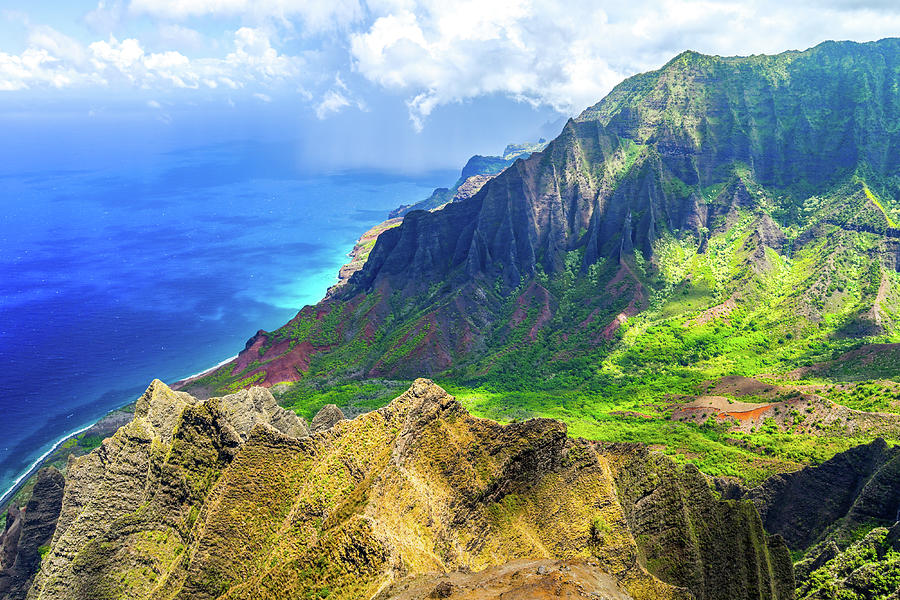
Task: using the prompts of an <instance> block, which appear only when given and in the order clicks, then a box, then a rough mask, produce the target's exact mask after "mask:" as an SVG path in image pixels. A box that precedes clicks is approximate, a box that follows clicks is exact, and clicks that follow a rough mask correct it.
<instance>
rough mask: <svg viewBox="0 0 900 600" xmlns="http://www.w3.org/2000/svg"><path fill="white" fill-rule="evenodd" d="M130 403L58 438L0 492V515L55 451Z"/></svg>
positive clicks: (192, 377)
mask: <svg viewBox="0 0 900 600" xmlns="http://www.w3.org/2000/svg"><path fill="white" fill-rule="evenodd" d="M235 358H237V355H234V356H232V357H230V358H226V359H225V360H223V361H221V362H219V363H217V364H215V365H213V366H212V367H210V368H208V369H204V370H202V371H200V372H199V373H195V374H193V375H191V376H189V377H185V378H184V379H180V380H178V381H176V382H175V383H173V384H172V387H173V389H174V386H177V385H183V384H185V383H187V382H189V381H191V380H193V379H196V378H198V377H201V376H203V375H206V374H208V373H211V372H212V371H215V370H216V369H218V368H219V367H221V366H222V365H226V364H228V363H229V362H231V361H233V360H234V359H235ZM132 403H133V401H130V402H127V403H125V404H123V405H122V406H119V407H117V408H114V409H113V410H111V411H109V412H108V413H106V414H105V415H104V416H102V417H100V418H99V419H97V420H96V421H93V422H92V423H89V424H88V425H85V426H84V427H81V428H80V429H77V430H75V431H73V432H71V433H68V434H66V435H64V436H63V437H61V438H59V439H58V440H57V441H56V442H54V444H53V445H52V446H51V447H50V449H49V450H47V451H46V452H44V453H43V454H41V455H40V456H39V457H38V458H37V459H36V460H35V461H34V462H33V463H31V465H30V466H29V467H28V469H26V470H25V471H24V472H23V473H22V474H21V475H19V476H18V477H17V478H16V480H15V481H14V482H13V483H12V485H10V486H9V487H8V488H7V489H6V490H4V491H3V492H2V494H0V514H2V513H3V512H4V511H6V509H7V508H8V507H9V503H10V502H11V501H12V499H13V498H14V497H15V495H16V494H17V493H18V492H19V490H21V489H22V488H23V487H24V486H25V484H27V483H28V481H29V480H30V479H31V478H32V477H34V475H35V474H36V473H37V472H38V471H40V470H41V469H42V468H43V467H44V466H45V465H46V464H47V459H49V458H50V457H51V456H52V455H53V454H54V453H55V452H56V451H57V450H59V449H60V447H62V445H63V444H65V443H66V442H68V441H69V440H72V439H75V438H76V437H78V436H79V435H81V434H82V433H84V432H86V431H88V430H89V429H93V428H94V427H97V426H98V425H99V424H101V423H102V422H103V421H104V420H106V419H107V418H108V417H109V416H110V415H112V414H114V413H116V412H120V411H122V409H123V408H125V407H127V406H128V405H130V404H132Z"/></svg>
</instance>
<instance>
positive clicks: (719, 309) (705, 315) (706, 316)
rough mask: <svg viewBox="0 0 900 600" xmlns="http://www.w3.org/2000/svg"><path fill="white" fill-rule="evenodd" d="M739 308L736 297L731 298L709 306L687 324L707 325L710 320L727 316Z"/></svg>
mask: <svg viewBox="0 0 900 600" xmlns="http://www.w3.org/2000/svg"><path fill="white" fill-rule="evenodd" d="M735 308H737V302H735V301H734V298H733V297H732V298H729V299H728V300H726V301H725V302H723V303H722V304H717V305H716V306H713V307H712V308H707V309H706V310H705V311H703V312H702V313H700V315H698V316H697V317H696V318H694V319H692V320H689V321H688V322H687V323H685V325H705V324H706V323H709V322H710V321H715V320H716V319H719V318H723V317H727V316H728V315H730V314H731V313H732V311H734V309H735Z"/></svg>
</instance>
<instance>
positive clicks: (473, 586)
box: [375, 560, 632, 600]
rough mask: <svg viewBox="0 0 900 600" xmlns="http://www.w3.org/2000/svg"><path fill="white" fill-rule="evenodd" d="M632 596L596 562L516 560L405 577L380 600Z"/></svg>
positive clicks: (613, 599)
mask: <svg viewBox="0 0 900 600" xmlns="http://www.w3.org/2000/svg"><path fill="white" fill-rule="evenodd" d="M423 598H449V599H450V600H464V599H465V600H551V599H553V598H571V599H573V600H574V599H576V598H584V599H591V600H596V599H597V598H605V599H606V600H632V596H630V595H629V594H628V593H627V592H625V591H624V590H622V588H621V587H619V585H618V584H617V583H616V580H615V579H614V578H613V577H611V576H610V575H609V574H607V573H604V572H603V571H602V570H601V569H599V568H598V567H597V563H596V562H594V561H580V560H569V561H561V560H515V561H512V562H509V563H506V564H505V565H501V566H499V567H489V568H487V569H485V570H483V571H479V572H477V573H460V572H456V573H447V574H434V575H423V576H420V577H413V578H410V579H409V580H401V581H399V582H397V583H396V584H394V585H392V586H391V587H390V588H388V589H387V590H384V591H383V592H381V593H380V594H378V596H376V597H375V600H421V599H423Z"/></svg>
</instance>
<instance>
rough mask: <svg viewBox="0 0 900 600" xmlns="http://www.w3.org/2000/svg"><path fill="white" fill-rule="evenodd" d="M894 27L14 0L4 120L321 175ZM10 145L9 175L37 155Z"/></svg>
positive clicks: (397, 161)
mask: <svg viewBox="0 0 900 600" xmlns="http://www.w3.org/2000/svg"><path fill="white" fill-rule="evenodd" d="M894 35H900V3H897V2H896V1H893V0H874V1H871V2H865V1H863V0H794V1H791V0H779V1H775V0H741V1H732V0H722V1H719V0H658V1H651V0H632V1H631V2H621V1H617V2H605V1H593V2H591V1H588V2H585V1H581V0H568V1H565V2H562V1H555V2H554V1H547V0H460V1H456V2H454V1H448V0H322V1H319V0H99V2H98V1H97V0H57V1H48V0H3V2H2V3H0V127H2V128H3V129H4V130H6V132H7V134H8V135H7V136H5V137H6V140H7V142H9V141H10V140H12V139H14V138H15V136H26V135H28V136H32V137H34V138H35V139H38V140H44V139H46V140H56V141H57V142H58V143H57V144H55V145H56V147H57V150H58V152H59V153H60V154H61V155H62V154H65V155H71V154H73V152H72V148H74V147H76V146H75V145H76V144H81V145H82V146H83V145H84V140H85V139H87V138H88V137H89V136H91V135H95V136H98V137H104V136H114V135H116V132H119V133H120V134H121V136H122V137H128V138H134V140H135V141H134V143H133V146H135V147H140V148H145V147H146V146H147V145H148V144H149V146H150V147H151V148H152V147H156V145H158V146H159V147H168V146H170V145H171V144H172V143H174V142H173V141H172V140H176V139H177V140H178V143H181V144H185V143H203V142H205V141H210V140H209V138H210V137H211V136H212V137H217V138H221V139H222V140H227V139H238V138H247V137H262V138H266V139H271V140H279V141H284V140H288V139H293V140H295V141H296V143H297V150H296V160H297V161H298V162H299V163H302V164H304V165H307V166H309V168H312V169H343V168H373V169H394V170H398V169H399V170H403V169H407V170H410V171H417V170H425V169H435V168H447V167H452V166H459V165H460V163H461V162H462V161H464V160H465V158H466V157H468V156H469V155H471V154H474V153H476V152H478V153H497V152H499V151H500V150H501V149H502V148H503V146H504V145H505V144H506V143H508V142H521V141H533V139H534V138H536V137H538V136H545V137H551V136H553V135H554V134H555V133H557V132H558V131H559V129H560V128H561V126H562V123H564V120H565V118H568V117H570V116H574V115H576V114H578V113H579V112H580V111H581V110H583V109H584V108H586V107H587V106H589V105H591V104H593V103H595V102H597V101H598V100H600V99H601V98H602V97H603V96H604V95H605V94H606V93H607V92H608V91H609V90H610V89H612V87H613V86H615V85H616V84H617V83H618V82H620V81H621V80H622V79H624V78H625V77H627V76H629V75H633V74H635V73H638V72H641V71H646V70H649V69H654V68H658V67H660V66H661V65H663V64H664V63H665V62H666V61H668V60H669V59H670V58H672V57H673V56H675V55H676V54H678V53H679V52H681V51H683V50H686V49H692V50H696V51H700V52H704V53H710V54H720V55H733V54H742V55H743V54H756V53H776V52H781V51H784V50H789V49H805V48H807V47H810V46H813V45H815V44H817V43H819V42H821V41H824V40H828V39H840V40H843V39H850V40H857V41H870V40H877V39H880V38H883V37H890V36H894ZM126 133H127V135H126ZM126 142H127V140H126V141H123V143H126ZM0 145H3V146H4V147H5V148H6V150H3V149H2V148H0V161H6V164H7V168H9V169H13V168H26V167H27V165H28V164H29V163H30V162H32V163H33V162H34V161H36V160H38V159H39V156H37V155H33V154H32V153H29V152H25V153H21V152H19V151H18V150H16V149H15V148H13V149H10V147H9V146H10V145H11V144H9V143H7V144H2V143H0ZM12 145H13V146H14V145H15V144H12ZM32 146H34V147H36V148H38V147H43V151H44V152H46V151H47V148H46V146H47V144H32ZM51 153H52V149H51ZM75 154H78V155H79V156H81V155H87V154H90V152H89V151H82V152H77V153H75ZM76 158H77V157H76ZM88 158H90V159H92V160H101V159H103V158H104V157H102V156H93V157H88ZM88 158H85V160H88ZM73 160H74V159H73Z"/></svg>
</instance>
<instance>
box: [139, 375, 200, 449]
mask: <svg viewBox="0 0 900 600" xmlns="http://www.w3.org/2000/svg"><path fill="white" fill-rule="evenodd" d="M197 402H198V400H197V399H196V398H194V397H193V396H191V395H190V394H187V393H185V392H176V391H174V390H172V389H171V388H170V387H169V386H167V385H166V384H165V383H163V382H162V381H160V380H159V379H154V380H153V381H151V382H150V385H149V386H148V387H147V390H146V391H145V392H144V393H143V395H141V397H140V398H138V401H137V403H136V404H135V407H134V420H135V421H138V420H140V421H144V422H146V423H147V424H148V425H149V426H150V428H151V429H152V431H153V432H154V433H155V434H156V436H158V437H160V438H162V439H163V440H164V441H166V442H169V441H171V439H172V432H173V431H174V429H175V424H176V423H177V422H178V418H179V417H180V416H181V413H182V411H184V409H185V408H187V407H188V406H193V405H195V404H197Z"/></svg>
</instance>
